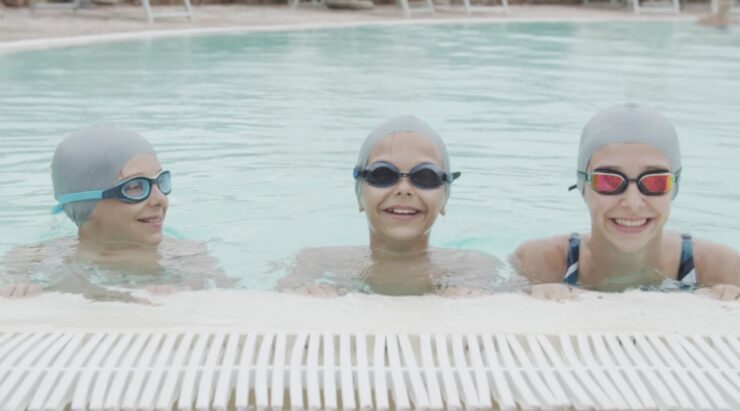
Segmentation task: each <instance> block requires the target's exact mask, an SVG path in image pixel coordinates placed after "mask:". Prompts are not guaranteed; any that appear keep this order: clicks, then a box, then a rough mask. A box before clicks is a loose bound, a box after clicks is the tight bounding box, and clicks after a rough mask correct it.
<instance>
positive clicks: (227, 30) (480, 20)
mask: <svg viewBox="0 0 740 411" xmlns="http://www.w3.org/2000/svg"><path fill="white" fill-rule="evenodd" d="M696 19H697V16H695V15H688V14H680V15H663V14H659V15H647V16H646V15H620V16H613V17H612V16H610V17H594V16H589V17H581V16H579V17H562V16H559V17H551V18H547V17H542V16H538V17H508V16H504V17H502V18H497V19H492V18H490V17H488V16H481V17H475V16H473V17H471V16H460V17H446V18H425V19H418V20H414V19H396V18H392V19H390V20H383V21H335V22H329V21H327V22H319V23H280V24H274V25H271V24H266V25H260V26H224V27H197V28H187V29H161V30H144V31H123V32H112V33H97V34H88V35H78V36H66V37H43V38H38V39H24V40H13V41H4V42H0V56H2V55H7V54H12V53H16V52H22V51H32V50H47V49H57V48H65V47H74V46H85V45H91V44H99V43H115V42H119V41H130V40H147V39H161V38H171V37H187V36H203V35H211V34H242V33H264V32H291V31H309V30H326V29H343V28H356V27H387V26H417V25H454V24H465V23H473V24H508V23H605V22H633V23H652V22H674V23H676V22H678V23H682V22H683V23H686V22H693V21H696Z"/></svg>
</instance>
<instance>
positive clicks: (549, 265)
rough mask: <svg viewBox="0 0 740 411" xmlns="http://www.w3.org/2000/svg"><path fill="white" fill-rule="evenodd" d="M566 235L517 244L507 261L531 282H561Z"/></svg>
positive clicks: (566, 246)
mask: <svg viewBox="0 0 740 411" xmlns="http://www.w3.org/2000/svg"><path fill="white" fill-rule="evenodd" d="M567 253H568V236H567V235H566V236H557V237H549V238H541V239H536V240H530V241H527V242H526V243H524V244H522V245H520V246H519V248H517V249H516V251H514V254H512V255H511V257H510V258H509V261H510V262H511V265H512V266H513V267H514V269H515V270H516V271H517V272H518V273H519V274H520V275H521V276H523V277H525V278H526V279H528V280H529V282H530V283H532V284H541V283H561V282H562V281H563V275H564V273H565V270H566V269H567V267H566V264H567Z"/></svg>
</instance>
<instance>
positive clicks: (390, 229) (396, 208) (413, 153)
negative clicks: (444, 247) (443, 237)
mask: <svg viewBox="0 0 740 411" xmlns="http://www.w3.org/2000/svg"><path fill="white" fill-rule="evenodd" d="M378 161H384V162H387V163H390V164H393V165H394V166H396V167H397V168H398V169H399V170H400V172H402V173H408V172H409V171H410V170H411V169H412V168H414V167H415V166H417V165H419V164H422V163H431V164H434V165H436V166H438V167H440V168H441V167H443V164H442V157H441V155H440V153H439V151H438V150H437V148H436V147H435V146H434V144H433V143H432V142H431V141H429V139H427V138H425V137H422V136H420V135H418V134H415V133H396V134H393V135H388V136H386V137H384V138H383V139H381V140H380V141H379V142H378V144H377V145H376V146H375V147H374V148H373V151H372V152H371V153H370V157H369V158H368V161H367V164H368V165H369V164H372V163H375V162H378ZM445 201H446V196H445V189H444V186H441V187H437V188H433V189H422V188H418V187H416V186H414V185H413V184H411V182H410V181H409V178H408V177H401V178H400V179H399V180H398V182H397V183H396V184H395V185H393V186H391V187H373V186H371V185H370V184H368V183H367V182H366V181H363V182H362V189H361V193H360V210H361V211H364V212H365V213H366V214H367V220H368V224H369V226H370V239H371V244H373V245H380V246H383V247H386V248H391V249H394V248H397V249H408V248H414V247H415V246H417V247H421V248H426V246H427V244H428V241H429V232H430V231H431V229H432V225H434V221H435V220H436V219H437V215H439V214H440V213H441V214H444V212H445V211H444V205H445Z"/></svg>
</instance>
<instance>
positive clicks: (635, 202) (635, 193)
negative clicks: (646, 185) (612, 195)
mask: <svg viewBox="0 0 740 411" xmlns="http://www.w3.org/2000/svg"><path fill="white" fill-rule="evenodd" d="M622 204H623V205H624V206H625V207H627V208H629V209H630V210H639V209H641V208H642V207H643V206H644V205H645V197H643V194H642V193H641V192H640V189H639V188H638V187H637V184H630V185H629V186H628V187H627V191H625V192H624V194H622Z"/></svg>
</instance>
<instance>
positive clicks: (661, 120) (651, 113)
mask: <svg viewBox="0 0 740 411" xmlns="http://www.w3.org/2000/svg"><path fill="white" fill-rule="evenodd" d="M612 143H642V144H650V145H651V146H653V147H655V148H657V149H658V150H660V151H661V152H662V153H663V155H665V156H666V158H667V159H668V162H669V163H670V165H671V172H673V173H674V174H675V175H676V185H675V187H674V189H673V198H676V195H677V194H678V180H679V176H680V174H681V150H680V147H679V144H678V136H677V135H676V130H675V129H674V128H673V125H672V124H671V122H670V121H668V119H667V118H665V117H663V116H662V115H660V113H658V112H657V111H656V110H654V109H652V108H650V107H646V106H641V105H639V104H635V103H626V104H620V105H617V106H613V107H610V108H608V109H606V110H604V111H602V112H600V113H598V114H596V115H595V116H593V117H592V118H591V120H590V121H589V122H588V124H586V126H585V127H584V128H583V132H582V133H581V145H580V147H579V149H578V171H581V172H584V173H585V172H586V167H588V163H589V161H591V157H592V156H593V155H594V153H596V152H597V151H599V150H600V149H601V148H603V147H604V146H606V145H608V144H612ZM577 176H578V177H577V178H578V183H577V186H578V189H579V190H580V191H581V194H583V192H584V191H583V190H584V187H585V183H586V178H585V177H584V176H583V175H582V174H577Z"/></svg>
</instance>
